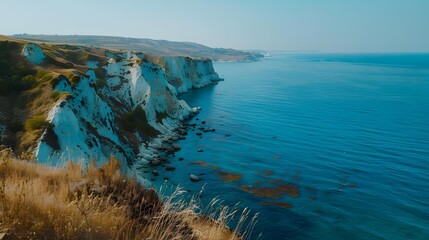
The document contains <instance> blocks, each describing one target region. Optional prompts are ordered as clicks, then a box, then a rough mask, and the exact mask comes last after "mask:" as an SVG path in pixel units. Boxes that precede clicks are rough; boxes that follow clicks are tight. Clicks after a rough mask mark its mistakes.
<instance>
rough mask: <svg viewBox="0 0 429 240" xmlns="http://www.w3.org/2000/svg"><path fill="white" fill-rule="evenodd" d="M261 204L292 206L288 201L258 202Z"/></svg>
mask: <svg viewBox="0 0 429 240" xmlns="http://www.w3.org/2000/svg"><path fill="white" fill-rule="evenodd" d="M260 204H261V205H265V206H276V207H282V208H292V204H291V203H288V202H260Z"/></svg>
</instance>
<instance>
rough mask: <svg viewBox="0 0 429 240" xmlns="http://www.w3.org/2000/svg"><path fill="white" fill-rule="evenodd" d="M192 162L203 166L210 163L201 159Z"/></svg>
mask: <svg viewBox="0 0 429 240" xmlns="http://www.w3.org/2000/svg"><path fill="white" fill-rule="evenodd" d="M191 164H195V165H198V166H201V167H205V166H208V165H209V164H208V163H207V162H204V161H200V160H197V161H194V162H192V163H191Z"/></svg>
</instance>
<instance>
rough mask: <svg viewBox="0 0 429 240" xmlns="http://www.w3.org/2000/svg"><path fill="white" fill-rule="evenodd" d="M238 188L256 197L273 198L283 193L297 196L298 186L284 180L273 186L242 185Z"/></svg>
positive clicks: (279, 196)
mask: <svg viewBox="0 0 429 240" xmlns="http://www.w3.org/2000/svg"><path fill="white" fill-rule="evenodd" d="M240 190H242V191H246V192H248V193H251V194H253V195H255V196H258V197H268V198H273V199H278V198H281V197H282V196H283V195H285V194H287V195H289V196H290V197H298V196H299V187H298V186H296V185H293V184H290V183H287V182H284V181H283V182H281V183H279V184H277V185H275V186H263V187H253V186H250V185H243V186H241V187H240Z"/></svg>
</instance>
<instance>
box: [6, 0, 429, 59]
mask: <svg viewBox="0 0 429 240" xmlns="http://www.w3.org/2000/svg"><path fill="white" fill-rule="evenodd" d="M15 33H35V34H40V33H42V34H91V35H111V36H127V37H142V38H153V39H167V40H175V41H191V42H198V43H202V44H205V45H208V46H211V47H231V48H237V49H267V50H280V49H282V50H294V51H297V50H298V51H299V50H317V51H323V52H429V0H294V1H292V0H290V1H289V0H216V1H215V0H210V1H208V0H193V1H191V0H153V1H146V0H122V1H119V0H117V1H112V0H70V1H67V2H66V1H62V0H61V1H60V0H37V1H36V0H9V1H6V0H0V34H5V35H10V34H15Z"/></svg>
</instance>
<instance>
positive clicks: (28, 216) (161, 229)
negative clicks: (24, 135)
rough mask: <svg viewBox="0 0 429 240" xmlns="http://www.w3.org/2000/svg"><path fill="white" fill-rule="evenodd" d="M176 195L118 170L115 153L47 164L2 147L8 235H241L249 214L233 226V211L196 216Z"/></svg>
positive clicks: (0, 217) (0, 172) (3, 216)
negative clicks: (98, 160)
mask: <svg viewBox="0 0 429 240" xmlns="http://www.w3.org/2000/svg"><path fill="white" fill-rule="evenodd" d="M179 195H180V191H176V192H175V193H173V195H172V196H171V197H167V198H165V199H164V201H161V199H160V197H159V196H158V194H157V192H156V191H155V190H154V189H148V188H144V187H143V186H142V185H141V184H139V183H138V182H136V181H135V180H134V179H130V178H127V177H125V176H124V175H123V174H121V172H120V164H119V161H117V160H115V159H111V160H110V161H109V162H107V163H105V164H103V165H102V166H101V167H97V166H96V165H95V164H94V163H92V164H90V165H89V166H88V167H82V165H81V164H77V163H73V162H69V163H68V164H67V165H66V166H65V167H64V168H52V167H47V166H43V165H40V164H37V163H31V162H28V161H21V160H17V159H16V158H14V157H13V156H12V155H11V151H10V150H9V149H5V150H2V151H1V152H0V235H1V234H3V233H5V234H6V238H7V239H169V240H170V239H219V240H221V239H231V240H232V239H244V238H245V237H242V238H239V237H237V234H235V233H236V232H238V231H239V230H240V228H242V227H243V226H242V224H243V223H244V222H245V220H246V217H247V213H244V214H242V215H241V218H240V220H239V221H238V222H239V224H238V225H237V228H236V229H235V230H234V231H231V230H229V229H228V228H226V227H225V224H226V223H227V222H228V221H230V220H231V217H232V215H233V214H234V213H235V211H229V210H227V209H226V208H220V209H219V208H218V209H217V210H213V209H214V206H215V204H211V205H210V206H209V207H208V208H206V209H205V210H203V211H201V213H204V214H206V215H200V214H197V213H196V212H195V210H196V207H195V202H194V201H190V202H188V201H186V202H185V201H184V200H175V199H177V198H178V196H179ZM179 199H180V198H179ZM253 220H254V219H252V221H251V225H249V226H248V228H247V229H244V230H247V232H248V233H249V232H251V228H252V227H253V224H254V221H253ZM247 236H248V235H247Z"/></svg>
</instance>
